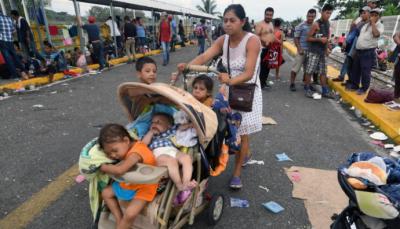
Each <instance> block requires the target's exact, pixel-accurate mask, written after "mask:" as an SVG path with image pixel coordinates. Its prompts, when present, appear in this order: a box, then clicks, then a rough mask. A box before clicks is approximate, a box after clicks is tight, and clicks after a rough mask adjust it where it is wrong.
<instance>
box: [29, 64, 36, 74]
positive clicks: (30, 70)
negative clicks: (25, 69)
mask: <svg viewBox="0 0 400 229" xmlns="http://www.w3.org/2000/svg"><path fill="white" fill-rule="evenodd" d="M34 73H35V66H33V64H31V65H29V75H31V76H33V74H34Z"/></svg>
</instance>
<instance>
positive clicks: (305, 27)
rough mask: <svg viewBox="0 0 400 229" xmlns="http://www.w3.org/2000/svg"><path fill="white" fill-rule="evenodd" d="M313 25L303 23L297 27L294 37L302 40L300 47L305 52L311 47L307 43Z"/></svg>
mask: <svg viewBox="0 0 400 229" xmlns="http://www.w3.org/2000/svg"><path fill="white" fill-rule="evenodd" d="M311 25H312V24H311ZM311 25H309V24H307V22H303V23H301V24H300V25H298V26H296V28H295V30H294V37H296V38H300V47H301V48H302V49H303V50H308V47H309V46H308V42H307V34H308V32H309V31H310V29H311Z"/></svg>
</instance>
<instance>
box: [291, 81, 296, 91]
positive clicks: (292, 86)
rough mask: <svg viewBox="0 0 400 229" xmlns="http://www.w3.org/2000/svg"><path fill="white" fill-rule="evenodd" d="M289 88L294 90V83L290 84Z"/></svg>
mask: <svg viewBox="0 0 400 229" xmlns="http://www.w3.org/2000/svg"><path fill="white" fill-rule="evenodd" d="M290 90H291V91H296V85H295V84H294V83H291V84H290Z"/></svg>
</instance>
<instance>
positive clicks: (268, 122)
mask: <svg viewBox="0 0 400 229" xmlns="http://www.w3.org/2000/svg"><path fill="white" fill-rule="evenodd" d="M262 124H263V125H276V124H278V123H277V122H276V121H275V120H274V119H272V118H271V117H266V116H262Z"/></svg>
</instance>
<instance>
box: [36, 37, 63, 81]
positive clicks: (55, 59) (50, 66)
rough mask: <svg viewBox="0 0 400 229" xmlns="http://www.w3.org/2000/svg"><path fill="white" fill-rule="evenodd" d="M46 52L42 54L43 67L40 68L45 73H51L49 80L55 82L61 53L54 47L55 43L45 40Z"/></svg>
mask: <svg viewBox="0 0 400 229" xmlns="http://www.w3.org/2000/svg"><path fill="white" fill-rule="evenodd" d="M43 43H44V52H43V53H42V54H41V58H40V59H41V61H42V68H41V70H40V72H41V73H43V74H48V75H49V82H50V83H51V82H53V78H54V74H55V73H57V71H58V65H59V61H60V60H59V59H60V54H59V53H58V52H57V51H56V50H55V49H54V47H53V45H52V44H51V43H50V42H48V41H44V42H43Z"/></svg>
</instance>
